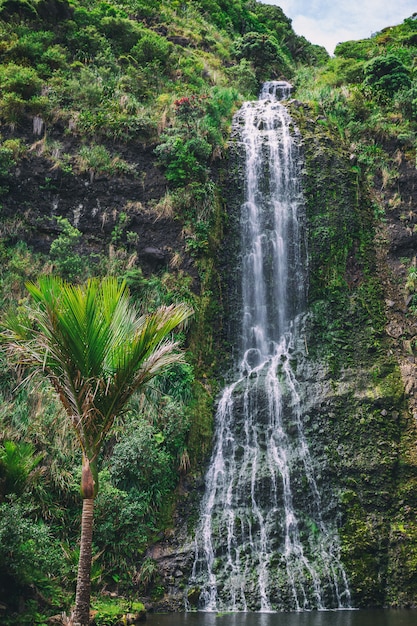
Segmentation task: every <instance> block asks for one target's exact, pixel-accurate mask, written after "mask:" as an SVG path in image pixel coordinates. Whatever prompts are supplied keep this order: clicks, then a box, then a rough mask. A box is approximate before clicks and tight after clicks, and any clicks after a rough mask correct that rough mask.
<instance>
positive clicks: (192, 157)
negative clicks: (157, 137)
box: [155, 131, 212, 185]
mask: <svg viewBox="0 0 417 626" xmlns="http://www.w3.org/2000/svg"><path fill="white" fill-rule="evenodd" d="M163 139H165V141H164V142H163V143H162V144H160V145H159V146H158V147H157V148H156V149H155V154H156V155H157V156H158V158H159V162H160V163H161V164H162V165H164V166H165V168H166V172H165V175H166V177H167V179H168V180H169V181H171V182H173V183H175V184H177V185H178V184H183V183H186V182H191V181H204V180H206V178H207V175H208V169H207V161H208V159H209V157H210V155H211V152H212V148H211V146H210V144H209V143H208V142H207V141H206V140H205V139H203V138H202V137H198V136H196V137H194V138H192V139H187V140H184V138H183V137H182V136H181V135H179V134H177V133H176V132H175V131H173V132H172V134H169V133H165V135H164V136H163Z"/></svg>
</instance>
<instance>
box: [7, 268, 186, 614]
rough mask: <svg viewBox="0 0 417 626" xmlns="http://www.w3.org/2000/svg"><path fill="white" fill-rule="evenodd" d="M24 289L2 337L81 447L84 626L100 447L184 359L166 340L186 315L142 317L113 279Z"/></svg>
mask: <svg viewBox="0 0 417 626" xmlns="http://www.w3.org/2000/svg"><path fill="white" fill-rule="evenodd" d="M27 289H28V291H29V293H30V294H31V296H32V300H33V302H32V303H31V304H28V305H27V307H26V311H24V312H23V313H17V314H16V313H10V314H9V316H8V317H7V318H6V319H5V321H4V323H3V327H4V330H3V332H2V337H3V340H4V341H5V342H6V345H7V346H8V350H9V352H10V353H11V354H12V355H13V356H14V357H17V360H18V362H19V363H20V364H21V365H23V366H29V367H31V368H32V371H33V372H34V373H38V374H42V375H44V376H46V378H47V379H48V380H49V381H50V383H51V384H52V386H53V387H54V389H55V391H56V392H57V394H58V395H59V398H60V400H61V402H62V404H63V406H64V408H65V411H66V414H67V416H68V418H69V420H70V423H71V425H72V427H73V430H74V433H75V436H76V438H77V441H78V443H79V445H80V448H81V452H82V477H81V496H82V498H83V508H82V518H81V544H80V559H79V565H78V577H77V589H76V598H75V611H74V616H73V623H74V624H80V625H81V626H86V625H88V623H89V612H90V588H91V582H90V571H91V558H92V535H93V511H94V498H95V496H96V494H97V491H98V470H97V461H98V455H99V452H100V449H101V446H102V444H103V441H104V439H105V437H106V435H107V434H108V432H109V431H110V429H111V428H112V425H113V423H114V420H115V418H116V416H120V415H122V414H123V413H124V412H125V411H126V410H127V408H128V401H129V400H130V398H131V397H132V395H133V394H134V393H135V392H136V391H138V390H139V389H142V388H143V387H144V386H145V385H146V384H147V383H148V382H149V381H150V380H151V379H152V378H153V377H154V376H155V375H156V374H158V373H159V372H160V371H161V370H162V369H164V368H166V367H167V366H168V365H170V364H172V363H175V362H178V361H181V360H183V355H182V354H181V353H179V352H178V351H177V350H176V348H177V342H175V341H174V340H172V339H170V338H169V335H170V333H171V331H172V330H173V329H174V328H175V327H176V326H178V325H179V324H182V323H183V322H184V321H185V320H186V319H187V318H188V317H189V316H190V314H191V312H192V311H191V310H190V308H189V307H188V306H187V305H185V304H177V305H171V306H168V307H160V308H158V309H157V310H156V311H155V312H154V313H151V314H148V315H140V314H139V313H138V311H137V310H136V309H135V307H134V306H133V305H132V304H131V302H130V298H129V291H128V289H127V286H126V284H125V283H124V282H123V283H119V282H118V281H117V279H116V278H111V277H108V278H104V279H102V280H99V279H90V280H89V281H88V282H87V283H86V284H85V285H72V284H70V283H67V282H65V281H63V280H62V279H61V278H58V277H54V276H45V277H41V278H40V279H39V281H38V283H37V284H35V283H28V284H27Z"/></svg>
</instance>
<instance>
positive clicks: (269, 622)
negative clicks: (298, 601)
mask: <svg viewBox="0 0 417 626" xmlns="http://www.w3.org/2000/svg"><path fill="white" fill-rule="evenodd" d="M146 623H147V625H148V626H417V610H394V609H393V610H382V609H381V610H363V611H362V610H360V611H355V610H351V611H348V610H347V611H312V612H303V613H227V614H218V613H171V614H156V613H155V614H149V615H148V619H147V622H146Z"/></svg>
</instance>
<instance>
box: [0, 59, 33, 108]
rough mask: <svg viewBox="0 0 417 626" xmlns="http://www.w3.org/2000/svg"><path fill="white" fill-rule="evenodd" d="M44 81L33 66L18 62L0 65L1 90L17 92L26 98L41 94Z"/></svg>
mask: <svg viewBox="0 0 417 626" xmlns="http://www.w3.org/2000/svg"><path fill="white" fill-rule="evenodd" d="M41 86H42V81H41V79H40V78H39V76H38V75H37V73H36V70H34V69H33V68H32V67H22V66H21V65H16V63H8V64H7V65H1V66H0V90H2V91H5V92H8V93H11V92H13V93H15V94H17V95H18V96H19V97H21V98H23V99H24V100H28V99H29V98H31V97H32V96H35V95H38V94H40V90H41Z"/></svg>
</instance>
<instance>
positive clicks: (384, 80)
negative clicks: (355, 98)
mask: <svg viewBox="0 0 417 626" xmlns="http://www.w3.org/2000/svg"><path fill="white" fill-rule="evenodd" d="M364 72H365V80H364V84H365V85H368V86H370V87H371V88H372V89H374V90H375V91H379V92H381V93H383V94H386V95H388V96H392V95H393V94H394V93H396V92H397V91H399V90H400V89H409V88H410V86H411V78H410V72H409V71H408V69H407V68H406V67H405V65H404V64H403V63H402V61H400V59H398V58H397V57H396V56H395V55H394V54H387V55H381V56H378V57H375V58H374V59H372V60H371V61H368V63H366V64H365V67H364Z"/></svg>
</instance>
